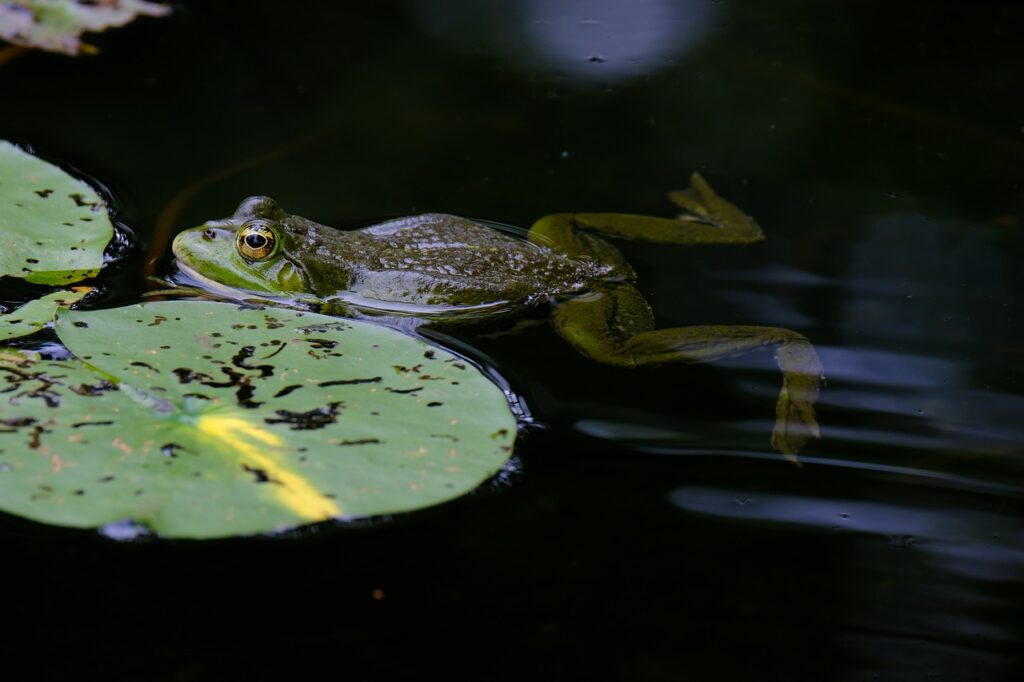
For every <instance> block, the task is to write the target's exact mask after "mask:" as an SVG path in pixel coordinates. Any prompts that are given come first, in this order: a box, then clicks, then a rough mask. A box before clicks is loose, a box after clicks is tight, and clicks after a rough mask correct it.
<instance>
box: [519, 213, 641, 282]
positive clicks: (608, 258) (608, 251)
mask: <svg viewBox="0 0 1024 682" xmlns="http://www.w3.org/2000/svg"><path fill="white" fill-rule="evenodd" d="M527 238H528V239H529V240H530V241H531V242H533V243H534V244H538V245H540V246H543V247H546V248H548V249H551V250H552V251H556V252H558V253H560V254H563V255H565V256H569V257H570V258H575V259H577V260H580V259H584V260H585V259H591V260H596V261H598V262H600V263H607V264H609V265H612V266H613V267H614V268H615V271H616V272H618V273H620V274H622V275H623V276H625V277H626V278H627V279H628V278H630V277H631V276H632V273H633V268H632V266H630V264H629V262H628V261H627V260H626V258H625V257H624V256H623V255H622V254H621V253H620V252H619V250H618V249H617V248H615V246H614V245H613V244H610V243H608V242H607V241H605V240H604V239H601V238H600V237H597V236H594V235H591V234H587V233H586V232H582V231H580V230H579V229H578V228H577V225H576V223H575V221H574V220H573V215H572V214H571V213H554V214H552V215H547V216H544V217H543V218H541V219H540V220H538V221H537V222H535V223H534V224H533V227H531V228H530V233H529V235H527Z"/></svg>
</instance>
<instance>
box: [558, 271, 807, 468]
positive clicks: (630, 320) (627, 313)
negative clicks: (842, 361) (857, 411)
mask: <svg viewBox="0 0 1024 682" xmlns="http://www.w3.org/2000/svg"><path fill="white" fill-rule="evenodd" d="M552 322H553V324H554V326H555V329H556V330H557V331H558V333H559V334H560V335H561V336H562V337H563V338H565V339H566V340H567V341H568V342H569V343H570V344H572V345H573V346H574V347H575V348H576V349H577V350H579V351H580V352H581V353H582V354H584V355H586V356H587V357H590V358H592V359H594V360H597V361H598V362H602V363H605V364H609V365H616V366H620V367H645V366H650V365H660V364H666V363H676V362H685V363H696V362H709V361H712V360H718V359H720V358H725V357H729V356H732V355H743V354H746V353H751V352H753V351H756V350H761V349H764V348H767V347H776V348H777V350H776V353H775V361H776V363H777V364H778V366H779V369H780V370H781V371H782V390H781V392H780V393H779V398H778V401H777V403H776V410H775V411H776V424H775V430H774V432H773V433H772V446H773V447H774V448H775V449H777V450H779V451H780V452H783V453H786V454H788V455H794V454H796V452H797V451H798V450H799V449H800V447H801V446H802V445H803V444H804V443H805V442H806V441H807V439H808V438H811V437H814V438H817V437H819V432H818V422H817V419H816V417H815V414H814V402H815V401H816V400H817V398H818V391H819V386H820V383H821V377H822V368H821V362H820V361H819V360H818V355H817V353H816V352H815V350H814V346H812V345H811V343H810V342H809V341H808V340H807V339H806V338H805V337H803V336H801V335H800V334H797V333H796V332H794V331H791V330H789V329H781V328H778V327H753V326H718V325H704V326H693V327H673V328H670V329H654V322H653V318H652V317H651V312H650V308H649V307H648V306H647V303H646V302H645V301H644V300H643V297H641V296H640V294H639V292H637V291H636V289H634V288H633V287H630V286H617V287H609V288H605V289H602V290H600V291H597V292H595V293H594V294H590V295H588V296H585V297H579V298H575V299H570V300H568V301H565V302H563V303H560V304H559V305H558V306H557V307H556V308H555V310H554V311H553V313H552Z"/></svg>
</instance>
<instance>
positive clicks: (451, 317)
mask: <svg viewBox="0 0 1024 682" xmlns="http://www.w3.org/2000/svg"><path fill="white" fill-rule="evenodd" d="M669 199H670V200H671V201H673V202H674V203H675V204H677V205H678V206H679V207H680V208H682V209H683V212H682V213H681V214H680V215H679V216H677V217H675V218H659V217H652V216H644V215H626V214H616V213H559V214H554V215H548V216H545V217H543V218H541V219H540V220H538V221H537V222H536V223H534V225H533V226H532V227H531V228H530V230H529V233H528V234H527V235H526V238H525V239H521V238H517V237H515V236H512V235H511V234H506V233H505V232H503V231H500V230H498V229H495V228H493V227H489V226H486V225H483V224H481V223H479V222H474V221H472V220H468V219H466V218H460V217H458V216H453V215H445V214H437V213H429V214H424V215H417V216H411V217H407V218H399V219H397V220H390V221H387V222H383V223H379V224H376V225H371V226H369V227H364V228H362V229H358V230H351V231H340V230H335V229H333V228H330V227H325V226H323V225H319V224H317V223H315V222H313V221H311V220H307V219H306V218H302V217H299V216H294V215H289V214H288V213H285V212H284V211H283V210H282V209H281V208H280V207H279V206H278V205H277V204H276V203H275V202H274V201H273V200H272V199H269V198H267V197H250V198H248V199H246V200H245V201H243V202H242V204H241V205H240V206H239V207H238V210H237V211H236V212H235V214H234V215H233V216H231V217H230V218H227V219H224V220H213V221H210V222H207V223H205V224H203V225H200V226H199V227H195V228H192V229H189V230H185V231H184V232H181V233H180V234H178V235H177V237H176V238H175V239H174V245H173V251H174V255H175V256H176V257H177V262H178V266H179V268H180V269H181V270H182V272H184V273H185V274H186V275H188V276H190V277H191V278H193V279H194V280H196V281H197V282H199V283H200V285H201V286H203V287H207V288H210V289H213V290H215V291H219V292H221V293H227V294H228V295H232V296H233V297H236V298H237V297H238V292H239V291H241V292H247V294H248V295H250V296H251V295H255V296H257V297H261V298H270V299H276V300H279V301H284V302H289V303H290V302H302V303H305V304H315V305H316V306H317V307H318V308H319V309H320V310H321V311H323V312H328V313H335V314H343V315H382V316H386V317H388V318H390V319H395V317H403V316H404V317H405V318H406V319H412V320H413V321H414V322H415V324H423V323H429V324H431V325H432V326H441V327H443V326H445V325H451V326H457V325H464V324H467V323H469V324H476V323H480V322H483V321H488V320H493V319H495V318H502V317H509V316H513V315H516V314H518V313H521V312H522V311H524V310H526V309H529V308H532V307H535V306H538V305H542V304H544V305H550V320H551V323H552V326H553V327H554V329H555V331H556V332H557V333H558V334H559V335H560V336H561V337H562V338H563V339H565V340H566V341H567V342H568V343H569V344H571V345H572V346H573V347H574V348H575V349H576V350H578V351H579V352H580V353H582V354H583V355H585V356H587V357H589V358H591V359H593V360H595V361H597V362H600V363H604V364H607V365H614V366H617V367H646V366H651V365H661V364H666V363H696V362H708V361H712V360H716V359H719V358H724V357H728V356H734V355H741V354H744V353H750V352H753V351H757V350H760V349H764V348H773V349H774V350H775V359H776V362H777V364H778V366H779V369H780V370H781V372H782V390H781V392H780V394H779V398H778V401H777V403H776V423H775V427H774V430H773V433H772V437H771V444H772V446H773V447H774V448H775V449H776V450H778V451H779V452H782V453H784V454H785V455H787V456H788V457H790V458H793V457H795V455H796V453H797V451H798V450H799V449H800V448H801V447H802V446H803V445H804V443H805V442H806V441H807V439H808V438H811V437H814V438H818V437H820V435H819V430H818V424H817V420H816V417H815V414H814V402H815V401H816V400H817V397H818V391H819V385H820V381H821V379H822V368H821V363H820V361H819V360H818V356H817V354H816V353H815V350H814V347H813V346H812V345H811V344H810V342H809V341H808V340H807V339H806V338H805V337H804V336H802V335H800V334H798V333H797V332H794V331H790V330H788V329H781V328H777V327H755V326H718V325H714V326H686V327H673V328H670V329H657V328H656V327H655V322H654V316H653V314H652V311H651V308H650V306H649V305H648V304H647V302H646V301H645V300H644V298H643V296H642V295H641V294H640V292H639V291H638V290H637V288H636V286H635V284H634V283H635V280H636V275H635V273H634V271H633V268H632V267H630V265H629V263H628V262H626V260H625V258H624V257H623V256H622V254H621V253H620V252H619V250H618V249H617V248H615V246H614V245H612V244H611V243H610V242H608V241H607V240H605V239H604V238H603V237H604V236H607V237H616V238H621V239H633V240H639V241H644V242H654V243H659V244H679V245H684V246H685V245H698V244H750V243H754V242H758V241H761V240H762V239H764V233H763V232H762V230H761V228H760V226H759V225H758V224H757V223H756V222H755V221H754V220H753V219H752V218H751V217H749V216H747V215H745V214H744V213H743V212H742V211H741V210H739V209H738V208H737V207H736V206H734V205H732V204H731V203H729V202H728V201H726V200H725V199H723V198H722V197H720V196H718V194H716V193H715V192H714V190H712V189H711V187H710V186H709V185H708V183H707V182H706V181H705V180H704V178H702V177H701V176H700V175H699V174H697V173H694V174H693V175H692V176H691V178H690V187H689V188H688V189H685V190H679V191H675V192H671V193H669Z"/></svg>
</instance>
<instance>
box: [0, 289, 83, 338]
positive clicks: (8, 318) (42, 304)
mask: <svg viewBox="0 0 1024 682" xmlns="http://www.w3.org/2000/svg"><path fill="white" fill-rule="evenodd" d="M90 291H92V287H74V288H73V289H72V290H69V291H55V292H53V293H51V294H47V295H46V296H43V297H42V298H37V299H36V300H34V301H29V302H28V303H26V304H24V305H22V306H20V307H19V308H16V309H14V310H12V311H10V312H7V313H2V314H0V341H6V340H7V339H14V338H17V337H19V336H28V335H29V334H34V333H35V332H37V331H39V330H40V329H42V328H43V327H45V326H46V325H48V324H50V322H53V314H54V313H55V312H57V308H59V307H60V306H69V305H71V304H72V303H75V302H76V301H80V300H81V299H82V297H83V296H85V295H86V294H88V293H89V292H90Z"/></svg>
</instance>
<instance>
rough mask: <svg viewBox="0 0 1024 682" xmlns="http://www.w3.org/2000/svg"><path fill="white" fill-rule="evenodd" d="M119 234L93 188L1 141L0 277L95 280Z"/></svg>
mask: <svg viewBox="0 0 1024 682" xmlns="http://www.w3.org/2000/svg"><path fill="white" fill-rule="evenodd" d="M0 6H2V5H0ZM113 236H114V225H113V224H112V223H111V222H110V216H109V214H108V212H107V206H106V204H105V203H104V201H103V199H102V198H101V197H100V196H99V195H98V194H97V193H96V191H95V190H94V189H93V188H92V187H90V186H89V185H88V184H86V183H85V182H83V181H81V180H79V179H77V178H73V177H71V176H70V175H68V174H67V173H65V172H64V171H63V170H61V169H60V168H58V167H56V166H54V165H52V164H49V163H47V162H46V161H43V160H42V159H40V158H38V157H36V156H33V155H32V154H29V153H28V152H26V151H24V150H22V149H19V148H18V147H16V146H15V145H13V144H11V143H10V142H6V141H3V140H0V277H3V276H9V277H20V278H23V279H25V280H27V281H29V282H34V283H36V284H69V283H71V282H77V281H79V280H81V279H85V278H87V277H93V276H95V275H96V274H97V273H98V272H99V271H100V268H101V267H103V250H104V249H105V248H106V246H107V244H108V243H109V242H110V240H111V238H112V237H113Z"/></svg>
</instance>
